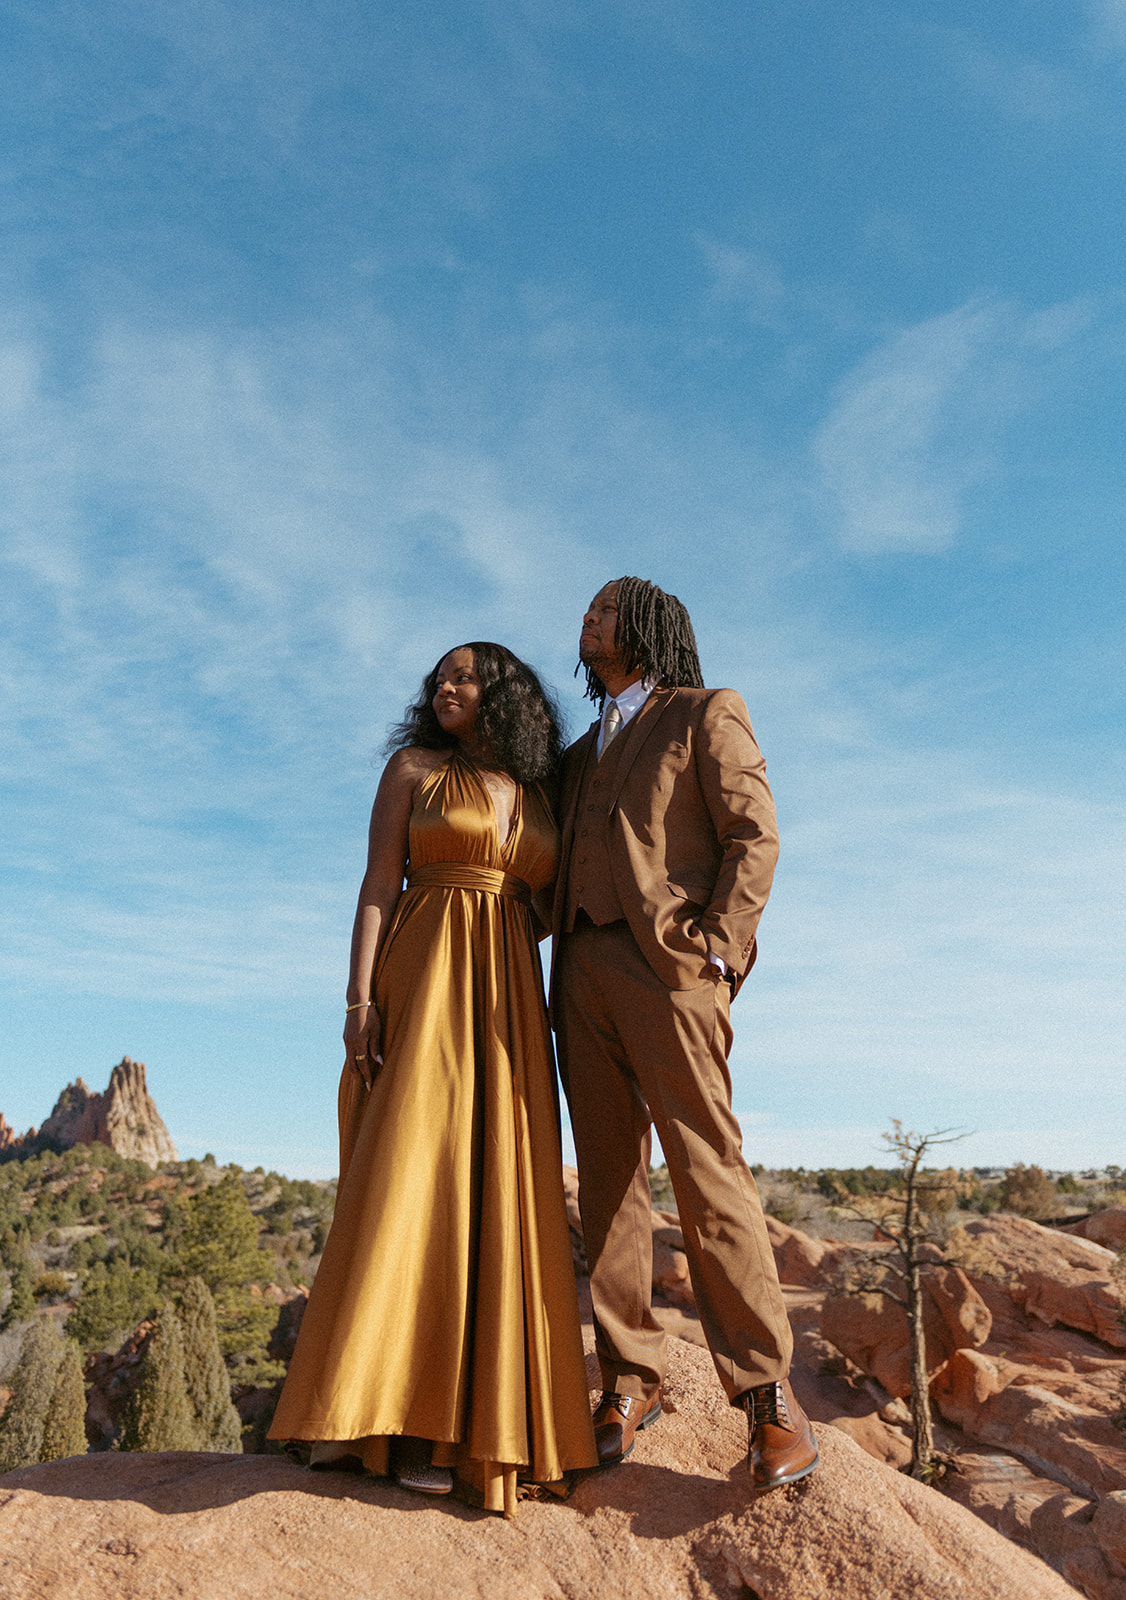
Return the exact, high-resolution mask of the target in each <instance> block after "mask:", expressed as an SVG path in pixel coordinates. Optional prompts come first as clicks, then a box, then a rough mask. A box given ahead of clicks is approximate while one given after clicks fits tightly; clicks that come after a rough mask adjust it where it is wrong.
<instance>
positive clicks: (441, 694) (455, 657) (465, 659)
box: [430, 647, 481, 743]
mask: <svg viewBox="0 0 1126 1600" xmlns="http://www.w3.org/2000/svg"><path fill="white" fill-rule="evenodd" d="M430 703H431V705H432V706H433V707H434V715H435V716H436V717H437V719H438V722H439V725H440V726H441V728H442V730H443V732H445V733H452V734H453V736H454V738H455V739H456V740H457V741H458V742H459V743H461V742H462V741H463V740H465V739H470V740H471V739H472V738H473V729H474V727H475V726H476V723H477V711H478V708H479V707H480V704H481V680H480V678H479V677H478V676H477V668H476V666H475V665H474V661H473V652H472V650H468V649H466V648H464V647H463V648H462V649H460V650H451V651H450V653H449V655H448V656H445V657H444V658H443V660H442V662H441V663H440V665H439V667H438V682H437V686H436V688H435V690H434V698H433V700H432V701H431V702H430Z"/></svg>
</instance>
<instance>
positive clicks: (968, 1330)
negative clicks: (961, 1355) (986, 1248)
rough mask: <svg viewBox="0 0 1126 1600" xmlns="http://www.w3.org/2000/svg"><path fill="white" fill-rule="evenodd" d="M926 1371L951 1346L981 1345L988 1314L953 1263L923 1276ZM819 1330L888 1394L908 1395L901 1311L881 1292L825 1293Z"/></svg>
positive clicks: (947, 1355)
mask: <svg viewBox="0 0 1126 1600" xmlns="http://www.w3.org/2000/svg"><path fill="white" fill-rule="evenodd" d="M923 1288H924V1301H923V1321H924V1326H925V1331H926V1342H927V1369H928V1371H929V1372H930V1373H931V1374H932V1375H933V1374H935V1373H937V1371H938V1369H939V1368H940V1367H941V1366H942V1365H943V1363H944V1362H946V1361H947V1360H949V1358H950V1357H951V1356H952V1355H953V1354H954V1352H955V1350H964V1349H969V1348H972V1347H973V1346H975V1345H980V1344H984V1343H985V1341H986V1339H987V1338H988V1337H989V1332H990V1328H991V1326H992V1321H993V1319H992V1317H991V1316H990V1314H989V1308H988V1306H987V1305H986V1304H985V1301H984V1300H983V1299H982V1297H981V1296H980V1295H979V1294H978V1292H977V1290H976V1289H975V1288H974V1287H973V1285H972V1284H971V1283H970V1281H969V1279H968V1278H967V1277H966V1275H965V1273H964V1272H962V1271H960V1270H959V1269H958V1268H957V1267H933V1268H932V1269H931V1270H930V1271H929V1272H928V1273H927V1275H926V1277H925V1278H924V1279H923ZM821 1332H822V1334H823V1335H824V1336H825V1338H826V1339H828V1340H829V1342H830V1343H831V1344H834V1345H836V1347H837V1349H838V1350H840V1351H841V1352H842V1353H843V1354H844V1355H846V1356H848V1358H849V1360H850V1361H855V1362H856V1364H857V1366H858V1367H861V1368H862V1369H863V1370H864V1371H865V1372H870V1373H871V1374H872V1376H873V1377H874V1378H875V1379H876V1380H877V1381H878V1382H879V1383H881V1384H882V1385H883V1387H884V1388H885V1389H886V1390H887V1392H888V1394H890V1395H898V1396H904V1395H908V1394H910V1393H911V1358H910V1348H909V1346H910V1336H909V1333H908V1328H907V1313H906V1311H905V1310H904V1308H903V1307H902V1306H901V1305H897V1304H896V1303H895V1302H894V1301H892V1300H889V1299H887V1298H886V1296H884V1295H882V1294H874V1293H873V1294H831V1295H830V1296H829V1297H828V1298H827V1299H826V1301H825V1304H824V1305H823V1306H822V1308H821Z"/></svg>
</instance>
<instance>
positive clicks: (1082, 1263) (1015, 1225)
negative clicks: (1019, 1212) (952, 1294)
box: [966, 1216, 1126, 1349]
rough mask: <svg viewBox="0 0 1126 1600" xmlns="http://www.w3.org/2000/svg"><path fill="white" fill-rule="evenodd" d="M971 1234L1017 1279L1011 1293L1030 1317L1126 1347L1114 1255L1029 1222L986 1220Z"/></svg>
mask: <svg viewBox="0 0 1126 1600" xmlns="http://www.w3.org/2000/svg"><path fill="white" fill-rule="evenodd" d="M966 1232H967V1233H968V1234H969V1235H970V1236H971V1237H972V1238H974V1239H976V1240H977V1241H979V1242H980V1243H981V1244H982V1245H984V1246H985V1247H986V1248H987V1249H988V1250H989V1251H990V1252H991V1253H992V1255H993V1256H994V1257H995V1258H996V1260H997V1262H998V1264H999V1265H1000V1267H1001V1268H1002V1269H1003V1270H1004V1271H1005V1272H1007V1273H1009V1274H1011V1275H1012V1278H1013V1279H1014V1280H1015V1281H1014V1283H1013V1285H1012V1287H1011V1288H1010V1289H1009V1293H1010V1295H1011V1297H1012V1298H1013V1299H1014V1300H1015V1301H1016V1303H1017V1304H1018V1305H1020V1306H1021V1307H1022V1308H1023V1309H1024V1310H1025V1311H1026V1312H1028V1314H1029V1315H1030V1316H1033V1317H1037V1318H1039V1320H1040V1321H1041V1322H1044V1323H1047V1325H1048V1326H1049V1327H1053V1326H1055V1325H1056V1324H1057V1323H1064V1324H1065V1325H1066V1326H1067V1327H1070V1328H1079V1329H1082V1330H1084V1331H1085V1332H1087V1333H1093V1334H1094V1335H1095V1336H1096V1337H1097V1338H1099V1339H1101V1340H1103V1341H1104V1343H1106V1344H1110V1345H1114V1346H1115V1347H1116V1348H1119V1349H1122V1348H1126V1324H1124V1323H1123V1320H1122V1315H1121V1310H1120V1307H1119V1304H1118V1300H1117V1298H1116V1296H1115V1294H1114V1292H1113V1290H1112V1289H1111V1286H1110V1268H1111V1266H1112V1265H1113V1262H1114V1254H1113V1252H1112V1251H1110V1250H1107V1249H1105V1248H1104V1247H1103V1246H1102V1245H1098V1244H1094V1243H1093V1242H1092V1241H1091V1240H1089V1239H1082V1238H1078V1237H1076V1236H1075V1235H1074V1234H1071V1233H1066V1232H1063V1231H1062V1230H1060V1229H1056V1228H1044V1227H1041V1225H1040V1224H1039V1223H1038V1222H1029V1221H1028V1220H1027V1219H1026V1218H1024V1217H1009V1216H996V1217H982V1218H980V1219H979V1220H976V1221H974V1222H968V1223H967V1224H966ZM975 1281H976V1279H975Z"/></svg>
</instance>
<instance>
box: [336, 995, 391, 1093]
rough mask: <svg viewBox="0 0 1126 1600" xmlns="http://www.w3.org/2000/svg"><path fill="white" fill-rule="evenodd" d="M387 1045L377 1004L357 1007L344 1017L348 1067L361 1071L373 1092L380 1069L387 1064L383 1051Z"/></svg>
mask: <svg viewBox="0 0 1126 1600" xmlns="http://www.w3.org/2000/svg"><path fill="white" fill-rule="evenodd" d="M382 1043H383V1023H382V1021H381V1020H380V1016H379V1012H378V1011H377V1010H376V1009H375V1007H374V1006H373V1005H361V1006H356V1007H355V1008H354V1009H353V1010H351V1011H349V1012H348V1014H347V1015H346V1017H345V1018H344V1048H345V1050H346V1051H347V1053H348V1059H347V1062H346V1063H345V1065H346V1066H347V1067H348V1070H349V1071H350V1072H358V1073H359V1075H360V1077H361V1078H362V1079H363V1080H364V1087H365V1089H370V1088H371V1086H372V1081H373V1080H374V1078H375V1075H376V1073H377V1072H378V1071H379V1068H380V1067H381V1066H382V1065H383V1057H382V1055H381V1054H380V1048H381V1046H382Z"/></svg>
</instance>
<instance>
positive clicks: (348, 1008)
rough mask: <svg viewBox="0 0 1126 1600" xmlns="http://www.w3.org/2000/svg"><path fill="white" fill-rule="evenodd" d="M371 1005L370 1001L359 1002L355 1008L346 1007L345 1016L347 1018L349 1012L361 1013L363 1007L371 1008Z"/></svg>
mask: <svg viewBox="0 0 1126 1600" xmlns="http://www.w3.org/2000/svg"><path fill="white" fill-rule="evenodd" d="M370 1005H371V1001H370V1000H357V1001H356V1003H355V1005H354V1006H345V1007H344V1015H345V1016H347V1015H348V1013H349V1011H359V1009H360V1007H361V1006H370Z"/></svg>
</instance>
